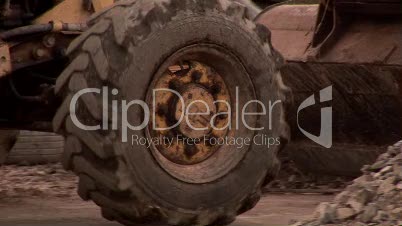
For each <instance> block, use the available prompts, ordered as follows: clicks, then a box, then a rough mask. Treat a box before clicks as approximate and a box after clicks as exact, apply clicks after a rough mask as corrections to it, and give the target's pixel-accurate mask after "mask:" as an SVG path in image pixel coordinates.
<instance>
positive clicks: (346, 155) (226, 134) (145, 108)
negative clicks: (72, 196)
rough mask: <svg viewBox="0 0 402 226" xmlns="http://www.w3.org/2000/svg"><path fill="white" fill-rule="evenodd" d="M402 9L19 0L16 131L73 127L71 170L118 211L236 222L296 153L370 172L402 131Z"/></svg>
mask: <svg viewBox="0 0 402 226" xmlns="http://www.w3.org/2000/svg"><path fill="white" fill-rule="evenodd" d="M260 3H261V1H260ZM401 13H402V11H401V2H400V1H399V0H387V1H382V0H381V1H380V0H377V1H375V0H360V1H355V0H322V1H320V2H319V3H318V4H288V3H286V2H285V3H279V4H274V5H270V6H268V7H267V8H266V9H264V10H262V11H260V10H259V9H258V8H257V7H256V6H255V5H254V4H252V3H251V2H248V1H232V0H202V1H201V0H198V1H197V0H121V1H113V0H40V1H39V0H28V1H21V0H3V1H2V2H1V3H0V15H1V16H0V30H1V32H0V87H1V88H0V103H2V105H1V106H2V110H1V111H0V128H1V129H10V130H34V131H45V132H56V133H59V134H62V135H64V137H65V150H64V153H63V158H62V164H63V166H64V168H65V169H67V170H71V171H73V172H74V173H75V174H77V176H78V177H79V183H78V194H79V196H80V197H81V198H82V199H83V200H92V201H93V202H95V203H96V204H97V205H98V206H99V207H100V209H101V213H102V215H103V217H105V218H106V219H108V220H112V221H117V222H119V223H121V224H124V225H158V224H168V225H227V224H230V223H231V222H233V221H234V220H235V218H236V216H237V215H239V214H242V213H244V212H246V211H248V210H250V209H251V208H253V207H254V206H255V205H256V204H257V202H258V201H259V199H260V197H261V190H262V188H263V187H264V186H266V185H267V184H268V183H269V182H270V181H272V180H273V179H274V178H275V176H276V174H277V173H278V171H279V169H280V159H279V158H278V155H280V154H281V153H286V154H287V155H289V156H290V158H291V159H292V160H293V161H294V162H295V163H296V164H297V165H298V167H300V168H302V169H304V170H308V171H313V172H325V173H333V174H338V175H356V174H358V173H359V170H360V168H361V166H363V165H365V164H368V163H370V162H372V161H374V160H375V158H376V157H377V156H378V155H379V154H380V153H381V152H382V150H384V146H387V145H390V144H392V143H395V142H396V141H398V140H399V139H400V137H401V135H402V133H401V132H402V131H401V128H402V127H401V126H400V124H401V119H400V115H401V113H402V112H401V106H402V105H401V103H400V98H399V97H400V93H401V89H400V87H399V85H400V81H401V80H400V74H401V64H402V48H401V45H402V42H401V40H402V37H401V36H402V33H401V27H402V20H401ZM324 94H325V95H324ZM329 116H330V117H329ZM183 118H185V119H186V120H183ZM323 125H325V126H323ZM324 135H325V136H324ZM322 137H325V138H326V139H325V140H324V141H325V142H320V140H319V139H318V140H317V139H316V138H322Z"/></svg>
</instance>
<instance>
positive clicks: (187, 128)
mask: <svg viewBox="0 0 402 226" xmlns="http://www.w3.org/2000/svg"><path fill="white" fill-rule="evenodd" d="M153 89H154V98H153V101H152V103H151V106H152V110H154V111H155V112H156V114H155V116H154V118H153V120H152V121H153V128H150V129H149V135H150V136H151V137H152V139H159V140H164V141H165V142H160V144H159V145H157V146H156V147H155V148H156V149H157V150H158V151H159V152H160V153H161V154H162V155H163V156H165V157H166V158H167V159H168V160H170V161H172V162H174V163H176V164H181V165H192V164H197V163H200V162H202V161H204V160H206V159H207V158H209V157H210V156H211V155H213V154H214V153H215V152H216V150H218V149H219V145H216V144H215V143H217V142H211V139H213V140H218V139H220V138H223V137H224V136H225V135H226V134H227V132H228V128H227V127H228V124H229V118H228V117H227V114H224V113H227V112H228V111H230V107H229V106H230V95H229V91H228V89H227V87H226V84H225V82H224V81H223V79H222V77H221V76H220V75H219V74H218V73H217V72H215V70H214V69H212V68H211V67H209V66H207V65H205V64H202V63H199V62H194V61H192V62H187V63H185V64H183V63H182V64H180V65H173V66H170V67H169V68H168V70H167V71H166V72H165V73H164V74H163V75H162V76H161V77H160V78H159V79H158V80H157V81H156V82H155V83H154V86H153ZM155 91H156V92H155ZM167 128H169V129H167ZM212 143H214V144H212Z"/></svg>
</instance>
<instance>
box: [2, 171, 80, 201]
mask: <svg viewBox="0 0 402 226" xmlns="http://www.w3.org/2000/svg"><path fill="white" fill-rule="evenodd" d="M76 187H77V178H76V176H74V175H73V174H71V173H69V172H66V171H65V170H63V168H62V166H61V164H49V165H38V166H16V165H10V166H1V167H0V199H2V198H13V197H32V196H40V197H70V196H73V195H75V193H76Z"/></svg>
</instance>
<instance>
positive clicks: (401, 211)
mask: <svg viewBox="0 0 402 226" xmlns="http://www.w3.org/2000/svg"><path fill="white" fill-rule="evenodd" d="M391 216H393V217H395V218H396V219H402V207H400V208H395V209H393V210H392V211H391Z"/></svg>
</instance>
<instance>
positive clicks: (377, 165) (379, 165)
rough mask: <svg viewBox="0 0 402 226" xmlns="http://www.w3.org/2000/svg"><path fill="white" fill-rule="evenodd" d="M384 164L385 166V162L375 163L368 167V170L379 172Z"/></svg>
mask: <svg viewBox="0 0 402 226" xmlns="http://www.w3.org/2000/svg"><path fill="white" fill-rule="evenodd" d="M386 164H387V161H385V160H381V161H377V162H376V163H374V164H373V165H372V166H371V167H370V170H371V171H374V172H378V171H379V170H381V169H382V168H384V167H385V165H386Z"/></svg>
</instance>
